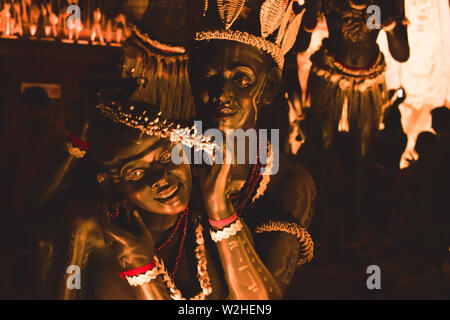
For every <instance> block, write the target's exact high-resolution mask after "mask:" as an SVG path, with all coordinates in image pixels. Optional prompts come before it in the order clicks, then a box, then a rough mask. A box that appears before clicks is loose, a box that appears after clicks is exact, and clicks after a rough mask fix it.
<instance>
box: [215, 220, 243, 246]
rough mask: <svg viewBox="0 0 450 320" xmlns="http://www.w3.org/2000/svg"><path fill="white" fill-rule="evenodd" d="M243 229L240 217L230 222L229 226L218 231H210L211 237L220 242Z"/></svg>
mask: <svg viewBox="0 0 450 320" xmlns="http://www.w3.org/2000/svg"><path fill="white" fill-rule="evenodd" d="M241 230H242V223H241V221H240V220H239V219H237V220H236V221H235V222H233V223H232V224H230V225H229V226H228V227H226V228H225V229H222V230H218V231H213V230H211V231H210V234H211V239H212V241H214V242H219V241H222V240H225V239H228V238H229V237H231V236H234V235H235V234H236V233H238V232H239V231H241Z"/></svg>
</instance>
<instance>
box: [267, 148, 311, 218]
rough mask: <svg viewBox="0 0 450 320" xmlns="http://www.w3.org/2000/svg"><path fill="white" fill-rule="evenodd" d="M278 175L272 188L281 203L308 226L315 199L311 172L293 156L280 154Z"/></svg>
mask: <svg viewBox="0 0 450 320" xmlns="http://www.w3.org/2000/svg"><path fill="white" fill-rule="evenodd" d="M278 174H279V176H278V177H276V178H275V179H274V180H275V184H274V189H275V190H272V191H273V193H274V194H275V196H276V197H277V198H278V200H279V203H281V204H282V206H283V209H284V210H285V211H287V212H290V213H291V214H292V215H293V216H294V217H295V218H296V219H297V220H298V221H299V222H300V223H301V225H302V226H304V227H308V226H309V224H310V222H311V219H312V216H313V213H314V204H315V199H316V186H315V183H314V181H313V178H312V177H311V174H310V173H309V171H308V170H306V168H305V167H303V165H302V164H301V163H300V162H299V161H298V160H296V159H295V158H294V157H292V156H289V155H286V154H280V170H279V173H278Z"/></svg>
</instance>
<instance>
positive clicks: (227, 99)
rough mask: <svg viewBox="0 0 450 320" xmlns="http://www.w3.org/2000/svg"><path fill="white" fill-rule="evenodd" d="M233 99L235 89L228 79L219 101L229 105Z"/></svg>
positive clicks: (223, 86)
mask: <svg viewBox="0 0 450 320" xmlns="http://www.w3.org/2000/svg"><path fill="white" fill-rule="evenodd" d="M232 99H233V91H232V90H231V88H230V85H229V83H228V81H225V82H224V83H223V85H222V88H221V90H220V94H219V103H220V104H221V105H224V106H227V105H230V104H231V101H232Z"/></svg>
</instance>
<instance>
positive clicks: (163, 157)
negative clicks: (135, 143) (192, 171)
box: [159, 151, 172, 162]
mask: <svg viewBox="0 0 450 320" xmlns="http://www.w3.org/2000/svg"><path fill="white" fill-rule="evenodd" d="M171 159H172V155H171V153H170V152H169V151H166V152H164V153H163V154H161V156H160V157H159V160H160V161H161V162H169V161H170V160H171Z"/></svg>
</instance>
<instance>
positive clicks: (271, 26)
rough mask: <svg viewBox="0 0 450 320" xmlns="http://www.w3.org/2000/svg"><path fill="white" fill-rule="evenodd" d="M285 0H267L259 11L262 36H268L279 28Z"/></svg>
mask: <svg viewBox="0 0 450 320" xmlns="http://www.w3.org/2000/svg"><path fill="white" fill-rule="evenodd" d="M284 3H285V1H284V0H266V1H265V2H264V3H263V4H262V6H261V11H260V13H259V20H260V23H261V36H262V37H263V38H266V37H267V36H268V35H270V34H272V33H273V32H274V31H275V30H277V29H278V28H279V27H280V25H281V22H282V21H283V16H284Z"/></svg>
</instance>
